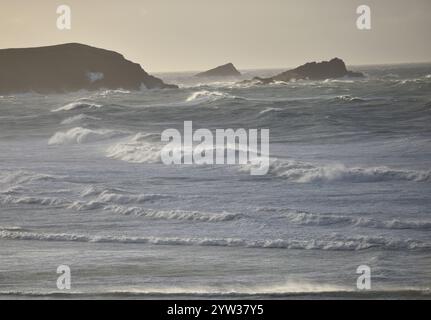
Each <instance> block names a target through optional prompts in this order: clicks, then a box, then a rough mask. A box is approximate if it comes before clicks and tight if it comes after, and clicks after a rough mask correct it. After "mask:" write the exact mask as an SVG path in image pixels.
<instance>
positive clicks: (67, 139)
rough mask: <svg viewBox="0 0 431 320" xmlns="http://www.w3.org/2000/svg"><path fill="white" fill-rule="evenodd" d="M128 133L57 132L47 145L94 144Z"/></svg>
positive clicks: (110, 131) (81, 130)
mask: <svg viewBox="0 0 431 320" xmlns="http://www.w3.org/2000/svg"><path fill="white" fill-rule="evenodd" d="M129 134H130V133H129V132H125V131H119V130H109V129H98V130H91V129H86V128H81V127H77V128H73V129H70V130H69V131H66V132H57V133H55V134H54V135H53V136H52V137H51V138H50V139H49V142H48V144H50V145H60V144H81V143H88V142H95V141H100V140H108V139H113V138H120V137H124V136H127V135H129Z"/></svg>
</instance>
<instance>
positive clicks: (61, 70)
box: [0, 43, 177, 94]
mask: <svg viewBox="0 0 431 320" xmlns="http://www.w3.org/2000/svg"><path fill="white" fill-rule="evenodd" d="M141 86H145V87H146V88H148V89H152V88H177V86H175V85H168V84H165V83H164V82H163V81H162V80H161V79H158V78H156V77H153V76H151V75H149V74H148V73H147V72H145V71H144V70H143V69H142V68H141V66H140V65H139V64H137V63H133V62H131V61H128V60H126V59H125V58H124V56H122V55H121V54H119V53H116V52H114V51H108V50H104V49H99V48H94V47H90V46H87V45H83V44H78V43H69V44H62V45H55V46H48V47H38V48H23V49H2V50H0V94H10V93H23V92H30V91H33V92H38V93H52V92H71V91H78V90H81V89H85V90H98V89H101V88H106V89H119V88H122V89H127V90H139V89H140V88H141Z"/></svg>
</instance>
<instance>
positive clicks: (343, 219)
mask: <svg viewBox="0 0 431 320" xmlns="http://www.w3.org/2000/svg"><path fill="white" fill-rule="evenodd" d="M284 216H285V217H286V218H287V219H288V221H289V223H294V224H299V225H307V226H328V225H354V226H359V227H368V228H378V229H415V230H428V229H431V221H425V220H400V219H391V220H377V219H372V218H364V217H354V216H343V215H327V214H314V213H308V212H298V211H291V210H288V211H286V212H285V213H284Z"/></svg>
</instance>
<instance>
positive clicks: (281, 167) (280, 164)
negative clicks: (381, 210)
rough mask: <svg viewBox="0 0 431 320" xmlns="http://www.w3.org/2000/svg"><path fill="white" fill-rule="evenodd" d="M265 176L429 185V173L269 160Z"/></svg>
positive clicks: (305, 180)
mask: <svg viewBox="0 0 431 320" xmlns="http://www.w3.org/2000/svg"><path fill="white" fill-rule="evenodd" d="M251 168H252V165H251V164H248V165H242V166H240V171H246V172H248V171H250V169H251ZM269 173H270V174H272V175H274V176H276V177H281V178H285V179H288V180H291V181H294V182H298V183H312V182H334V181H335V182H336V181H339V182H353V183H355V182H383V181H415V182H429V181H430V180H431V171H424V170H408V169H407V170H406V169H391V168H389V167H385V166H381V167H365V168H363V167H351V168H349V167H346V166H344V165H343V164H334V165H320V166H319V165H314V164H311V163H306V162H299V161H295V160H272V161H271V163H270V165H269Z"/></svg>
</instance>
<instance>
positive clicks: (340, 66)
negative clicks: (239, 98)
mask: <svg viewBox="0 0 431 320" xmlns="http://www.w3.org/2000/svg"><path fill="white" fill-rule="evenodd" d="M363 76H364V75H363V74H362V73H360V72H353V71H349V70H347V68H346V64H345V63H344V61H343V60H341V59H338V58H334V59H332V60H331V61H322V62H309V63H306V64H304V65H302V66H300V67H297V68H295V69H292V70H288V71H285V72H283V73H280V74H278V75H276V76H274V77H270V78H258V77H256V78H254V79H253V80H255V81H259V82H261V83H264V84H266V83H271V82H276V81H283V82H289V81H291V80H325V79H336V78H342V77H363Z"/></svg>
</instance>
